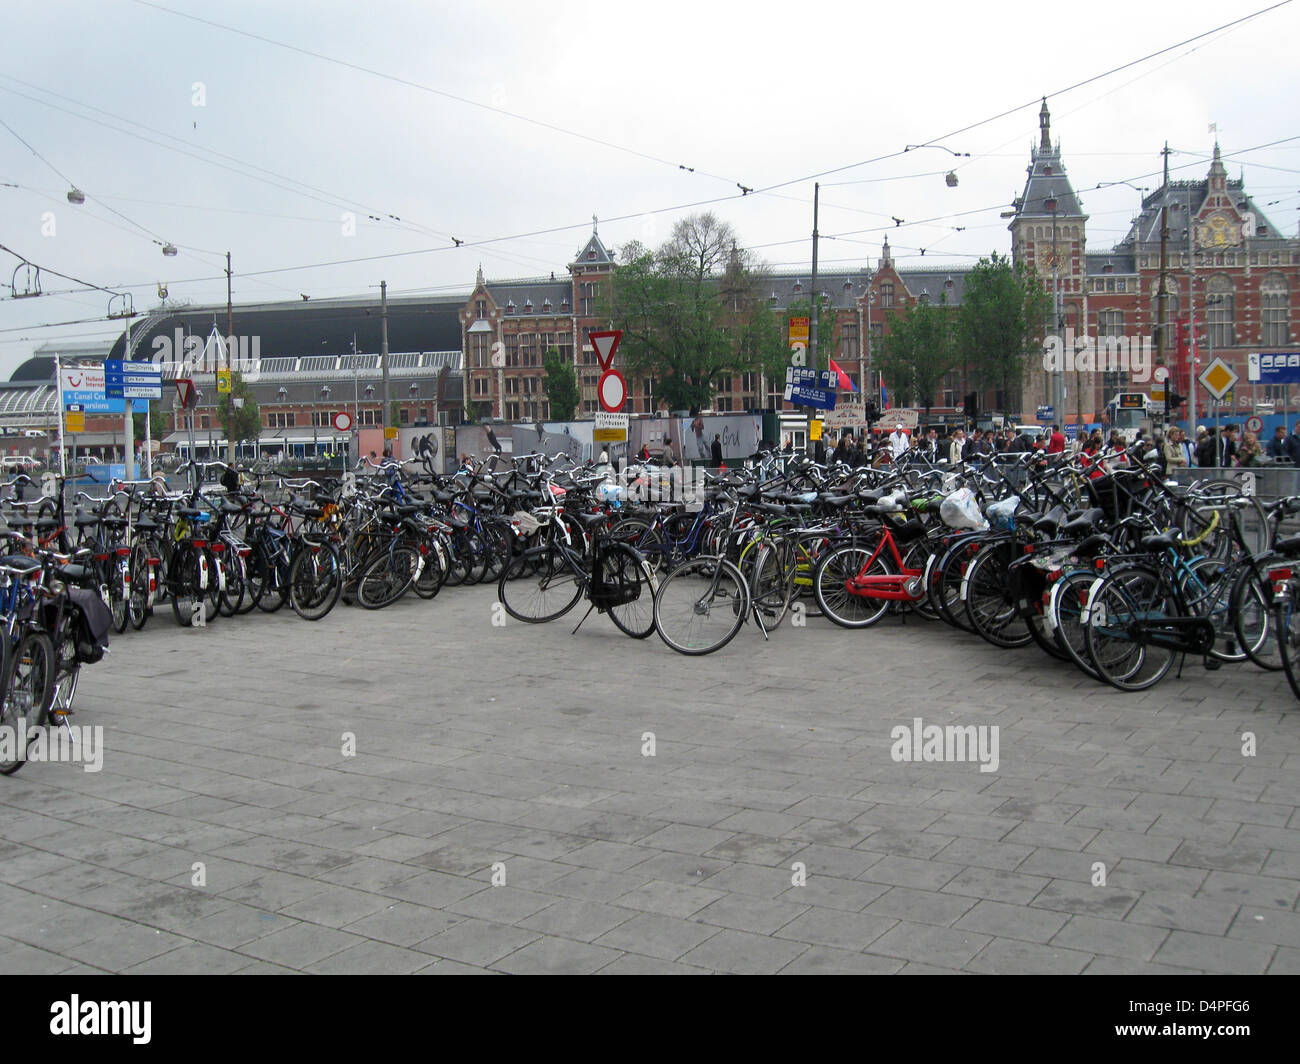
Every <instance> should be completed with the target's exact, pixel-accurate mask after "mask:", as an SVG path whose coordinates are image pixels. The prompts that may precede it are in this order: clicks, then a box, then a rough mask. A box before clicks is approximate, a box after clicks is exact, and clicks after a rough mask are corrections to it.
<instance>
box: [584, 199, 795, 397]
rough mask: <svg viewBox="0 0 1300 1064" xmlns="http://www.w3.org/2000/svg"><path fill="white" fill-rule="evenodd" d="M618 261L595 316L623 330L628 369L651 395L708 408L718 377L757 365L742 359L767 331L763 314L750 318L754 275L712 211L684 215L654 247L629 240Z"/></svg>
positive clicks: (762, 344)
mask: <svg viewBox="0 0 1300 1064" xmlns="http://www.w3.org/2000/svg"><path fill="white" fill-rule="evenodd" d="M622 260H623V261H622V264H621V265H620V267H619V269H618V272H617V273H616V274H615V275H614V276H613V277H612V278H611V280H610V283H609V284H608V285H607V286H606V288H605V296H604V299H603V303H602V308H601V309H602V314H603V316H605V317H607V318H608V319H609V320H610V321H611V322H612V323H613V325H614V327H615V328H619V329H622V330H623V339H622V343H621V346H620V348H619V351H620V354H621V355H622V356H623V359H624V362H625V364H626V366H627V367H628V369H629V370H631V372H632V373H633V374H634V375H635V376H638V377H654V378H656V380H657V382H658V385H657V389H656V395H657V396H658V397H659V398H660V399H662V400H664V401H665V402H666V403H667V404H668V407H669V408H670V409H674V410H698V409H700V408H701V407H706V406H709V405H710V404H711V403H712V401H713V392H714V387H715V384H716V382H717V380H718V378H719V377H721V376H723V375H725V374H729V373H732V372H735V371H737V370H740V369H753V368H758V367H757V366H755V365H754V364H753V362H752V361H749V359H751V358H752V357H753V355H754V354H755V353H756V352H758V351H761V350H765V349H766V347H767V346H769V345H770V344H771V342H772V338H773V335H775V334H773V333H772V330H771V328H770V320H769V321H768V322H767V324H766V325H764V323H763V322H762V321H761V320H759V321H758V322H757V323H756V321H755V319H756V318H761V316H760V314H759V310H760V307H761V305H762V301H761V299H760V298H759V295H758V283H759V278H760V276H761V275H760V273H759V271H758V270H757V268H756V266H755V264H754V262H753V259H752V256H751V255H750V253H749V252H747V251H745V250H744V249H742V248H740V247H739V246H738V245H737V242H736V236H735V233H734V232H733V231H732V228H731V226H730V225H728V224H726V223H725V222H721V221H719V220H718V219H717V218H716V217H715V216H714V215H713V214H712V213H705V214H696V215H691V216H690V217H689V218H684V219H682V220H681V221H680V222H678V223H677V224H676V225H675V226H674V227H673V232H672V236H671V237H670V238H669V239H668V241H667V242H665V243H664V245H663V246H662V247H660V248H659V249H658V250H657V251H653V252H652V251H650V250H648V249H647V248H645V247H644V246H642V245H641V244H638V243H636V242H633V243H631V244H629V245H627V246H625V247H624V249H623V254H622ZM769 318H770V316H769Z"/></svg>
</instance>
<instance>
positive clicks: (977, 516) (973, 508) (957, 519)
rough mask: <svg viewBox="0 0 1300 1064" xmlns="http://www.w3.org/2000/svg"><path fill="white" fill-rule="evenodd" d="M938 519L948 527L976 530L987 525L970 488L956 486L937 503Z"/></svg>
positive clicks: (980, 530)
mask: <svg viewBox="0 0 1300 1064" xmlns="http://www.w3.org/2000/svg"><path fill="white" fill-rule="evenodd" d="M939 520H941V521H942V522H943V523H944V524H945V525H947V526H948V527H949V528H969V529H972V530H974V531H977V532H983V531H985V530H986V529H987V528H988V527H989V523H988V522H987V521H986V520H984V515H983V514H982V513H980V507H979V503H978V502H976V501H975V493H974V492H973V491H971V490H970V488H958V489H957V490H956V491H954V492H953V493H952V494H951V495H949V496H948V497H947V498H946V499H944V500H943V502H942V503H940V504H939Z"/></svg>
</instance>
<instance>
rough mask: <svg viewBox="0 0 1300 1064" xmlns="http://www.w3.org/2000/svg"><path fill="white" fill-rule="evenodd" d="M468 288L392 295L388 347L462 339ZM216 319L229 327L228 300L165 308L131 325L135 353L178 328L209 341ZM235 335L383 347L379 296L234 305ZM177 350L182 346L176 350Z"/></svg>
mask: <svg viewBox="0 0 1300 1064" xmlns="http://www.w3.org/2000/svg"><path fill="white" fill-rule="evenodd" d="M468 297H469V292H468V291H465V292H463V293H455V294H453V295H439V296H423V297H404V298H394V299H390V300H388V349H389V350H390V351H451V350H459V349H460V346H461V333H460V319H459V317H458V316H457V312H458V311H459V309H460V308H461V307H462V306H464V304H465V300H466V299H467V298H468ZM214 323H215V324H216V326H217V330H218V332H220V333H221V334H223V335H224V334H225V331H226V308H225V306H224V305H214V306H203V307H184V308H180V307H166V306H164V307H162V308H157V309H155V310H153V311H151V312H150V313H149V315H148V316H147V317H145V318H144V319H143V320H141V321H137V322H133V323H132V328H131V348H132V357H134V358H136V359H148V358H150V357H151V356H152V355H153V354H154V353H155V351H157V350H159V346H156V344H157V342H159V341H162V340H163V339H164V338H165V339H166V340H167V341H169V342H170V343H171V345H172V346H173V347H174V345H175V340H174V337H175V335H176V332H177V330H180V332H181V335H182V337H184V336H186V335H190V336H197V337H199V338H200V340H204V339H206V338H207V337H208V335H209V334H210V333H211V331H212V326H213V324H214ZM234 325H235V335H236V336H239V337H247V338H249V339H250V340H252V339H256V340H257V341H258V343H259V346H260V350H261V356H262V357H263V358H273V357H294V356H308V355H320V354H336V355H337V354H343V353H344V352H348V353H350V352H351V351H352V343H353V338H354V337H355V339H356V345H357V350H358V351H364V352H371V353H373V352H377V351H378V350H379V345H380V307H379V296H378V294H377V293H376V294H374V295H372V296H366V297H362V298H348V299H321V300H315V299H313V300H310V301H300V302H297V303H288V302H280V303H264V304H252V305H248V304H245V305H240V306H236V307H235V309H234ZM124 340H125V333H124V334H123V335H122V336H120V337H118V339H117V341H116V342H115V343H114V344H113V347H112V351H111V353H109V355H108V357H110V358H121V357H122V350H123V347H124V343H123V341H124ZM177 354H179V352H178V353H177Z"/></svg>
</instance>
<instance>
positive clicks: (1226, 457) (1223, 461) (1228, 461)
mask: <svg viewBox="0 0 1300 1064" xmlns="http://www.w3.org/2000/svg"><path fill="white" fill-rule="evenodd" d="M1237 449H1238V444H1237V426H1236V425H1224V426H1223V439H1222V441H1221V443H1220V446H1219V465H1220V466H1221V467H1222V468H1223V469H1228V468H1229V467H1231V466H1234V465H1236V464H1237Z"/></svg>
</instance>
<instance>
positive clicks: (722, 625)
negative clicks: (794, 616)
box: [655, 556, 749, 655]
mask: <svg viewBox="0 0 1300 1064" xmlns="http://www.w3.org/2000/svg"><path fill="white" fill-rule="evenodd" d="M748 612H749V587H748V585H747V584H746V583H745V578H744V577H743V576H741V575H740V570H739V569H737V568H736V567H735V566H734V565H732V564H731V562H729V561H727V560H726V559H724V558H716V557H704V556H701V557H697V558H691V559H690V560H689V561H685V562H683V563H682V564H681V565H679V566H677V567H676V568H675V569H673V570H672V571H670V572H669V573H668V575H667V576H665V577H664V578H663V583H661V584H660V585H659V590H658V592H656V594H655V629H656V630H657V631H658V632H659V638H660V639H662V640H663V641H664V642H665V643H667V644H668V646H670V647H672V649H673V650H675V651H677V653H679V654H692V655H695V654H711V653H713V651H715V650H720V649H722V647H724V646H726V645H727V644H728V643H729V642H731V640H732V638H734V636H735V634H736V633H737V632H738V631H740V626H741V625H742V624H744V623H745V617H746V615H747V614H748Z"/></svg>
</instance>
